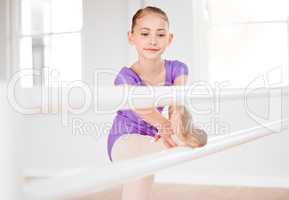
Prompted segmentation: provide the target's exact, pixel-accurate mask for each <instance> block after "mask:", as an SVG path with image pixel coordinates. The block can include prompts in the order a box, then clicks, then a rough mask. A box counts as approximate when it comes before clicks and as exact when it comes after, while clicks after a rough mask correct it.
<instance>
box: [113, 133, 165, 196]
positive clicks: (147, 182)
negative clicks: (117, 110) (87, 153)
mask: <svg viewBox="0 0 289 200" xmlns="http://www.w3.org/2000/svg"><path fill="white" fill-rule="evenodd" d="M152 139H153V138H152V137H150V136H143V135H140V134H129V135H124V136H121V138H119V139H118V140H117V141H116V143H115V144H114V147H113V149H112V159H113V161H114V162H115V161H120V160H126V159H130V158H135V157H138V156H142V155H145V154H150V153H154V152H158V151H161V150H163V149H164V148H165V147H164V145H162V143H161V142H155V143H152V142H151V140H152ZM153 182H154V175H149V176H145V177H143V178H140V179H137V180H133V181H129V182H126V183H124V184H123V185H122V198H121V200H150V197H151V189H152V184H153Z"/></svg>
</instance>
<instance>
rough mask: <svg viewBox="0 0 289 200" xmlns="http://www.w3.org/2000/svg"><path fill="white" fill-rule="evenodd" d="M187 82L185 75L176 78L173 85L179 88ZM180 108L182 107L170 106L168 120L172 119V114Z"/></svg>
mask: <svg viewBox="0 0 289 200" xmlns="http://www.w3.org/2000/svg"><path fill="white" fill-rule="evenodd" d="M187 82H188V76H187V75H181V76H178V77H177V78H176V79H175V81H174V85H175V86H181V85H186V84H187ZM181 108H182V106H178V105H170V106H169V120H170V119H171V117H172V114H173V113H175V112H178V111H180V109H181Z"/></svg>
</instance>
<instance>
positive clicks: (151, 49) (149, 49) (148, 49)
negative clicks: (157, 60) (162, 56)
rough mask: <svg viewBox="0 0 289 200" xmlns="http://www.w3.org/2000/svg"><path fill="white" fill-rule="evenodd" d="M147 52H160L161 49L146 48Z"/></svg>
mask: <svg viewBox="0 0 289 200" xmlns="http://www.w3.org/2000/svg"><path fill="white" fill-rule="evenodd" d="M144 50H145V51H159V50H160V49H154V48H145V49H144Z"/></svg>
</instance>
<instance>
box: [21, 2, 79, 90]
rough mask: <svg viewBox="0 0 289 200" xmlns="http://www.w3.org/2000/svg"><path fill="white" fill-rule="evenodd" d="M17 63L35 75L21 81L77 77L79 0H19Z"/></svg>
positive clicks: (32, 82)
mask: <svg viewBox="0 0 289 200" xmlns="http://www.w3.org/2000/svg"><path fill="white" fill-rule="evenodd" d="M19 2H20V15H19V16H20V20H19V21H20V27H21V28H20V30H19V31H17V32H18V34H17V35H18V43H19V60H18V63H19V67H20V69H27V68H28V69H32V70H33V72H35V75H34V76H33V77H32V76H27V77H25V78H22V81H21V85H22V86H24V87H32V86H35V85H42V84H44V85H46V86H47V85H48V84H49V81H50V80H49V79H50V77H53V79H54V80H57V81H74V80H81V30H82V0H21V1H19Z"/></svg>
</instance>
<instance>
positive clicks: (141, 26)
mask: <svg viewBox="0 0 289 200" xmlns="http://www.w3.org/2000/svg"><path fill="white" fill-rule="evenodd" d="M168 29H169V27H168V23H167V21H165V20H164V19H163V18H162V17H161V16H160V15H158V14H152V13H150V14H145V15H144V16H142V17H141V18H139V19H137V21H136V25H135V27H134V31H133V33H131V32H129V33H128V40H129V42H130V44H132V45H134V46H135V48H136V50H137V52H138V55H139V56H141V57H143V58H145V59H159V58H160V57H161V55H162V54H163V52H164V51H165V49H166V48H167V47H168V46H169V45H170V43H171V41H172V38H173V35H172V34H171V33H169V30H168Z"/></svg>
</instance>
